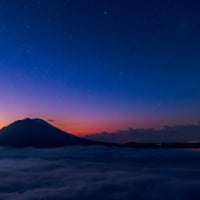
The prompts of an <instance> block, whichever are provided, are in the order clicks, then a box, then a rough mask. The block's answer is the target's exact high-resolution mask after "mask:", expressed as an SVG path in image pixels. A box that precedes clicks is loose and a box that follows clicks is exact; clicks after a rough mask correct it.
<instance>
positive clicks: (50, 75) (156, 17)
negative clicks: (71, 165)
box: [0, 0, 200, 135]
mask: <svg viewBox="0 0 200 200" xmlns="http://www.w3.org/2000/svg"><path fill="white" fill-rule="evenodd" d="M199 10H200V2H199V1H197V0H195V1H193V0H190V1H189V0H188V1H187V0H180V1H178V0H151V1H150V0H138V1H136V0H135V1H134V0H84V1H83V0H71V1H70V0H28V1H27V0H17V1H16V0H1V1H0V92H1V93H0V94H1V95H0V128H1V127H3V126H5V125H7V124H9V123H10V122H12V121H15V120H17V119H22V118H26V117H31V118H34V117H37V118H43V119H45V120H49V121H50V122H51V123H52V124H53V125H55V126H57V127H59V128H62V129H64V130H67V131H69V132H72V133H74V134H77V135H79V134H87V133H95V132H101V131H115V130H118V129H126V128H128V127H132V128H138V127H142V128H147V127H154V128H158V127H161V126H163V125H176V124H190V123H197V122H198V121H199V120H200V88H199V87H200V12H199Z"/></svg>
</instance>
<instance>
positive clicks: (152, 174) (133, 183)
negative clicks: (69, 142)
mask: <svg viewBox="0 0 200 200" xmlns="http://www.w3.org/2000/svg"><path fill="white" fill-rule="evenodd" d="M0 177H1V183H0V199H1V200H13V199H15V200H44V199H45V200H46V199H48V200H66V199H67V200H79V199H81V200H93V199H95V200H100V199H106V200H121V199H126V200H132V199H137V200H146V199H148V200H160V199H164V200H168V199H172V200H177V199H180V200H187V199H188V200H189V199H200V193H199V185H200V152H198V151H186V150H135V149H134V150H133V149H129V148H123V149H122V148H108V147H95V146H94V147H66V148H58V149H42V150H40V149H31V148H27V149H14V148H0Z"/></svg>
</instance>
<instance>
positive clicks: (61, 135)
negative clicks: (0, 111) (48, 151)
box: [0, 118, 95, 148]
mask: <svg viewBox="0 0 200 200" xmlns="http://www.w3.org/2000/svg"><path fill="white" fill-rule="evenodd" d="M94 143H95V142H94ZM90 144H92V142H91V141H89V140H86V139H81V138H79V137H76V136H74V135H71V134H69V133H66V132H64V131H62V130H60V129H58V128H56V127H54V126H52V125H50V124H49V123H47V122H46V121H44V120H41V119H29V118H27V119H24V120H19V121H16V122H14V123H12V124H10V125H9V126H7V127H5V128H3V129H1V130H0V145H2V146H15V147H27V146H31V147H40V148H48V147H59V146H66V145H90Z"/></svg>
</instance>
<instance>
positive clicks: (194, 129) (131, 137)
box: [86, 125, 200, 143]
mask: <svg viewBox="0 0 200 200" xmlns="http://www.w3.org/2000/svg"><path fill="white" fill-rule="evenodd" d="M86 138H88V139H91V140H96V141H103V142H115V143H126V142H153V143H154V142H158V143H162V142H200V125H180V126H164V127H163V128H162V129H160V130H156V129H132V128H130V129H128V130H119V131H117V132H114V133H107V132H103V133H100V134H94V135H88V136H86Z"/></svg>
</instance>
